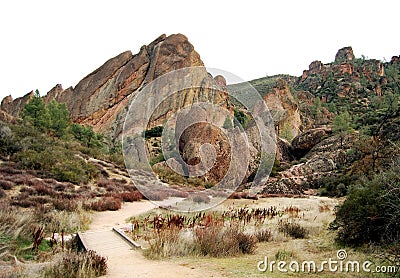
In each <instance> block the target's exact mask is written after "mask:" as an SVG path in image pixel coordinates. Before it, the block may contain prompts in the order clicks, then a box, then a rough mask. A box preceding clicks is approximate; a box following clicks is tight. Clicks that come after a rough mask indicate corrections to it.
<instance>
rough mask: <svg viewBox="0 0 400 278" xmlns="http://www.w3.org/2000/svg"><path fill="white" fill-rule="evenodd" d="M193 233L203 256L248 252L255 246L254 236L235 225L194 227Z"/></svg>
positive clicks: (224, 255) (221, 255) (252, 250)
mask: <svg viewBox="0 0 400 278" xmlns="http://www.w3.org/2000/svg"><path fill="white" fill-rule="evenodd" d="M195 234H196V243H197V245H198V249H199V251H200V253H201V254H202V255H203V256H212V257H226V256H235V255H239V254H250V253H253V252H254V250H255V248H256V242H257V240H256V238H255V237H254V236H251V235H247V234H244V233H243V232H241V231H240V229H239V227H238V226H236V225H232V226H230V227H227V228H223V227H222V226H221V225H212V226H209V227H207V228H203V229H196V231H195Z"/></svg>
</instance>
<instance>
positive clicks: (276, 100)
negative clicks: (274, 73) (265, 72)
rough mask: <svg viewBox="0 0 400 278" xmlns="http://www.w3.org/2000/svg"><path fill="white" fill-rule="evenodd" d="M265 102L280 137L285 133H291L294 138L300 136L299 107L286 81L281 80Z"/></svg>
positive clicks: (265, 98)
mask: <svg viewBox="0 0 400 278" xmlns="http://www.w3.org/2000/svg"><path fill="white" fill-rule="evenodd" d="M264 101H265V102H266V104H267V106H268V109H269V110H270V112H271V116H272V118H273V120H274V122H275V125H276V127H277V133H278V136H279V135H280V134H281V133H282V132H285V131H286V132H288V133H290V134H289V135H290V137H292V138H293V137H294V136H296V135H298V134H299V132H300V128H301V119H300V110H299V105H298V103H297V102H296V101H295V99H294V97H293V95H292V94H291V92H290V88H289V84H288V83H287V82H286V81H285V80H283V79H279V80H278V81H277V82H276V85H275V86H274V88H273V90H272V92H270V93H267V94H266V95H265V96H264Z"/></svg>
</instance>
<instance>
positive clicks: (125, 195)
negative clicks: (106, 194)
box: [114, 191, 143, 202]
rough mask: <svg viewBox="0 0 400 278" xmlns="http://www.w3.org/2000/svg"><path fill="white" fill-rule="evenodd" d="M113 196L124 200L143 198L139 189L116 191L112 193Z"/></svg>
mask: <svg viewBox="0 0 400 278" xmlns="http://www.w3.org/2000/svg"><path fill="white" fill-rule="evenodd" d="M114 197H116V198H119V199H121V200H122V201H124V202H136V201H140V200H141V199H143V195H142V193H140V192H139V191H132V192H122V193H117V194H114Z"/></svg>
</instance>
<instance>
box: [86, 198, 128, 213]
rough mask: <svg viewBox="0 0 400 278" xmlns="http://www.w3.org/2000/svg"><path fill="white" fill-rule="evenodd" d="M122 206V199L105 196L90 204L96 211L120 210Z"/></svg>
mask: <svg viewBox="0 0 400 278" xmlns="http://www.w3.org/2000/svg"><path fill="white" fill-rule="evenodd" d="M121 206H122V201H121V199H117V198H113V197H105V198H102V199H100V200H98V201H96V202H93V203H91V204H90V206H89V207H90V209H92V210H95V211H106V210H119V209H120V208H121Z"/></svg>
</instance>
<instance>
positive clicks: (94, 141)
mask: <svg viewBox="0 0 400 278" xmlns="http://www.w3.org/2000/svg"><path fill="white" fill-rule="evenodd" d="M70 130H71V133H72V135H73V136H74V137H75V139H77V140H78V141H80V142H81V143H83V144H84V145H86V147H88V148H91V147H102V146H103V143H102V140H103V136H102V135H101V134H99V133H96V132H94V130H93V128H92V127H91V126H83V125H80V124H72V125H71V129H70Z"/></svg>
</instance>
